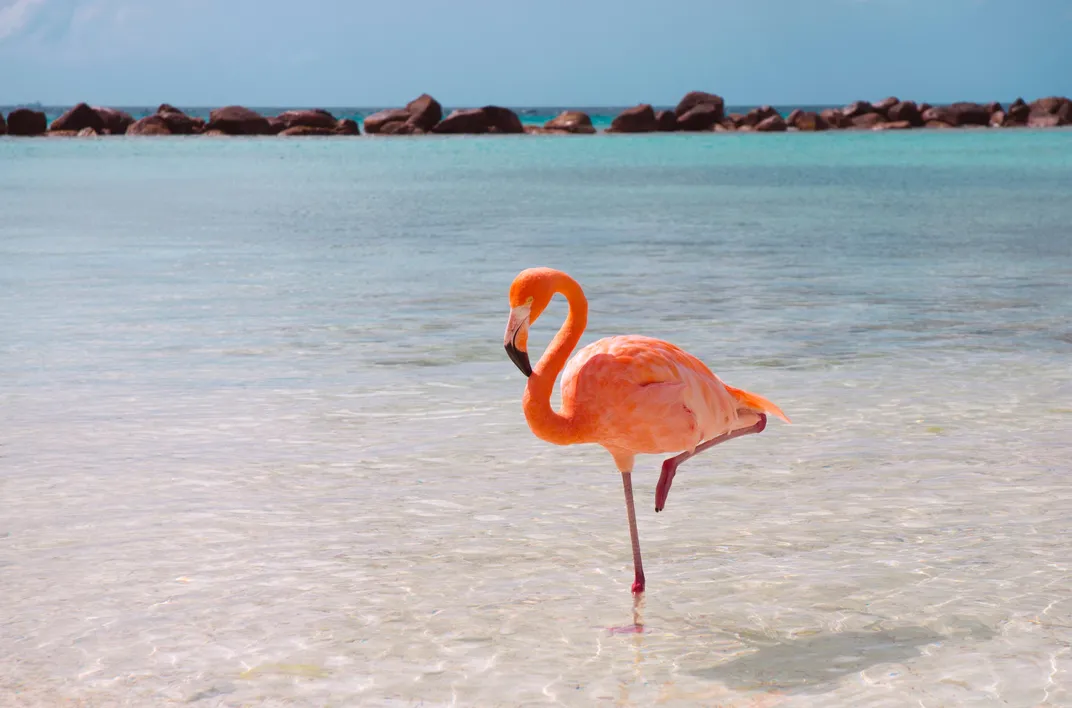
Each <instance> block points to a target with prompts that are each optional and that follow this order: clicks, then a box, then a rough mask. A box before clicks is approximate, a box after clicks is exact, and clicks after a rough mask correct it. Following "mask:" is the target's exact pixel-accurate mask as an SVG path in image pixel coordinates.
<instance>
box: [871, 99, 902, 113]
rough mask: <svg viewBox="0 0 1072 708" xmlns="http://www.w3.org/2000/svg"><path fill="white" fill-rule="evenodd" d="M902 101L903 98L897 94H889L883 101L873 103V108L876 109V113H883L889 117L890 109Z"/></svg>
mask: <svg viewBox="0 0 1072 708" xmlns="http://www.w3.org/2000/svg"><path fill="white" fill-rule="evenodd" d="M900 102H901V100H900V99H899V98H897V97H896V96H889V97H887V98H884V99H882V100H881V101H877V102H875V103H872V104H871V108H872V109H874V111H875V113H881V114H882V115H884V116H887V117H889V115H888V113H889V110H890V109H891V108H893V107H894V106H896V105H897V104H898V103H900Z"/></svg>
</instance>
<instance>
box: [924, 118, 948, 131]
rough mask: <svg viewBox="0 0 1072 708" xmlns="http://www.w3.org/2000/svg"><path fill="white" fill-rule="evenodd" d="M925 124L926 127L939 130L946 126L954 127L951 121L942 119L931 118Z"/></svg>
mask: <svg viewBox="0 0 1072 708" xmlns="http://www.w3.org/2000/svg"><path fill="white" fill-rule="evenodd" d="M923 126H924V127H925V128H937V129H939V130H944V129H946V128H952V127H953V126H951V125H950V124H949V123H946V122H944V121H940V120H929V121H927V122H926V123H924V124H923Z"/></svg>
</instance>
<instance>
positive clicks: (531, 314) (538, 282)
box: [503, 268, 555, 376]
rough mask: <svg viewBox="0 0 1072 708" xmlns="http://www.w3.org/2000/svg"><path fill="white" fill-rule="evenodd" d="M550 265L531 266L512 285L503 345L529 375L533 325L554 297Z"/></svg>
mask: <svg viewBox="0 0 1072 708" xmlns="http://www.w3.org/2000/svg"><path fill="white" fill-rule="evenodd" d="M554 273H555V271H552V270H551V269H549V268H529V269H528V270H523V271H521V273H520V274H518V276H517V277H516V278H514V282H513V283H512V284H511V285H510V319H509V320H507V322H506V334H505V335H504V336H503V346H504V347H506V354H507V355H508V356H509V357H510V361H512V362H514V364H515V365H517V368H519V369H521V373H523V374H524V375H525V376H531V375H532V364H530V363H529V351H528V342H529V325H531V324H532V323H533V322H535V321H536V319H537V318H538V317H539V316H540V315H541V314H543V311H544V309H546V307H547V304H548V303H549V302H551V298H552V297H554V294H555V291H554V283H553V281H552V278H553V274H554Z"/></svg>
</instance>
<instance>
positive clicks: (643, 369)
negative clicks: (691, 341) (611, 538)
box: [503, 268, 790, 596]
mask: <svg viewBox="0 0 1072 708" xmlns="http://www.w3.org/2000/svg"><path fill="white" fill-rule="evenodd" d="M555 294H561V295H564V296H565V297H566V300H567V302H568V303H569V314H568V315H567V316H566V321H565V323H564V324H563V325H562V327H561V329H559V330H558V334H557V335H555V338H554V339H553V340H552V341H551V344H550V345H549V346H548V347H547V350H546V351H545V352H544V354H543V356H542V357H540V360H539V362H537V364H536V366H535V367H533V366H532V365H531V364H530V363H529V355H528V350H527V345H528V334H529V327H530V326H531V325H532V324H533V323H535V322H536V320H537V319H538V318H539V317H540V314H541V313H543V311H544V309H545V308H546V307H547V305H548V303H550V302H551V298H552V297H554V296H555ZM587 324H588V300H587V299H586V298H585V296H584V291H583V290H581V286H580V285H579V284H578V283H577V281H576V280H574V279H573V278H571V277H570V276H569V275H567V274H565V273H563V272H562V271H559V270H554V269H552V268H529V269H526V270H523V271H521V273H519V274H518V276H517V277H516V278H515V279H514V281H513V283H512V284H511V285H510V317H509V320H508V321H507V324H506V334H505V336H504V338H503V344H504V346H505V347H506V353H507V354H508V355H509V357H510V359H511V360H512V361H513V362H514V364H516V365H517V368H518V369H520V370H521V373H523V374H524V375H525V376H527V377H528V382H527V384H526V385H525V394H524V396H523V397H522V405H523V408H524V412H525V420H526V422H527V423H528V425H529V428H530V429H531V430H532V432H533V433H534V434H535V435H536V437H538V438H540V439H541V440H544V441H546V442H549V443H553V444H555V445H576V444H583V443H596V444H598V445H601V446H602V447H603V448H605V449H606V450H607V452H609V453H610V455H611V457H613V458H614V463H615V465H616V466H617V468H618V471H619V472H621V475H622V485H623V487H624V489H625V505H626V511H627V512H628V515H629V536H630V540H631V541H632V544H633V571H634V576H635V578H634V581H633V586H632V592H633V595H634V596H639V595H640V594H641V593H643V592H644V565H643V562H642V560H641V557H640V537H639V535H638V533H637V522H636V510H635V508H634V506H633V483H632V473H633V463H634V460H635V458H636V456H637V455H638V454H661V453H668V452H675V453H678V454H676V455H675V456H673V457H670V458H668V459H667V460H665V461H664V462H663V465H662V472H661V474H660V475H659V483H658V485H657V486H656V488H655V511H656V512H660V511H662V510H663V509H664V508H665V506H666V497H667V494H668V493H669V492H670V485H671V484H672V483H673V481H674V475H675V474H676V472H677V468H678V466H679V465H680V464H681V463H682V462H684V461H685V460H688V459H689V458H691V457H693V456H695V455H698V454H700V453H701V452H704V451H705V450H709V449H710V448H712V447H714V446H715V445H719V444H721V443H724V442H726V441H727V440H732V439H733V438H738V437H741V436H742V435H753V434H756V433H761V432H763V430H764V428H765V427H766V425H767V414H770V415H774V416H776V417H778V418H780V419H781V420H783V421H785V422H786V423H789V422H790V421H789V418H787V417H786V415H785V414H784V413H782V411H781V409H779V408H778V406H776V405H774V404H773V403H771V402H770V401H768V400H767V399H765V398H763V397H762V396H759V395H757V394H754V393H749V392H748V391H742V390H741V389H738V388H734V387H732V386H729V385H727V384H725V383H723V382H722V380H721V379H719V377H718V376H716V375H715V374H714V373H712V372H711V370H710V369H708V368H707V366H706V365H705V364H704V363H703V362H702V361H700V360H699V359H697V358H696V357H695V356H693V355H692V354H689V353H688V352H686V351H684V350H682V349H680V348H678V347H676V346H674V345H673V344H670V343H669V342H666V341H663V340H661V339H655V338H652V337H644V336H640V335H624V336H615V337H606V338H604V339H600V340H599V341H596V342H593V343H592V344H589V345H588V346H587V347H584V348H583V349H581V350H580V351H579V352H577V355H576V356H575V357H573V359H572V360H570V361H569V363H568V364H567V362H566V360H567V359H568V358H569V355H570V353H571V352H572V351H573V349H574V347H576V346H577V342H579V341H580V339H581V335H582V334H583V333H584V329H585V327H586V326H587ZM563 369H564V370H565V371H564V373H563ZM560 373H562V408H561V410H559V411H556V410H554V409H553V408H552V407H551V390H552V389H553V388H554V385H555V380H556V379H557V378H558V375H559V374H560Z"/></svg>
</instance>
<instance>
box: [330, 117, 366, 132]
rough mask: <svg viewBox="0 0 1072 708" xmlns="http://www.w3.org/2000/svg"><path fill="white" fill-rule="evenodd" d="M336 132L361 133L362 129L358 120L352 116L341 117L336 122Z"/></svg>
mask: <svg viewBox="0 0 1072 708" xmlns="http://www.w3.org/2000/svg"><path fill="white" fill-rule="evenodd" d="M335 132H336V133H337V134H338V135H361V129H360V128H359V127H358V126H357V121H356V120H353V119H351V118H341V119H339V121H338V122H337V123H335Z"/></svg>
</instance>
